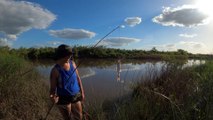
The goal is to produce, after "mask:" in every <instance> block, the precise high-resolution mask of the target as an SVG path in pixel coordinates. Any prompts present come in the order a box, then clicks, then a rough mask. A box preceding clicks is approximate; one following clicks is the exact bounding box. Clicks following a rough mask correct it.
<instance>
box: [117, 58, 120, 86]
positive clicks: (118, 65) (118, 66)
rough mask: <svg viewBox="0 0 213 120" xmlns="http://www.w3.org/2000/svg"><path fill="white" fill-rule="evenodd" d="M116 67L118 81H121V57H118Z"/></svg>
mask: <svg viewBox="0 0 213 120" xmlns="http://www.w3.org/2000/svg"><path fill="white" fill-rule="evenodd" d="M116 69H117V81H118V82H119V81H120V80H121V60H120V59H118V61H117V66H116Z"/></svg>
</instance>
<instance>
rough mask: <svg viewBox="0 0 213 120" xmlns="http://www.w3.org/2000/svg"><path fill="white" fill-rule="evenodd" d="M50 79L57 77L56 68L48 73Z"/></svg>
mask: <svg viewBox="0 0 213 120" xmlns="http://www.w3.org/2000/svg"><path fill="white" fill-rule="evenodd" d="M50 75H51V77H57V76H58V75H59V72H58V70H57V68H56V67H53V68H52V70H51V73H50Z"/></svg>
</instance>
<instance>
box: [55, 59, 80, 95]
mask: <svg viewBox="0 0 213 120" xmlns="http://www.w3.org/2000/svg"><path fill="white" fill-rule="evenodd" d="M69 63H70V69H69V70H65V69H64V68H62V67H61V66H60V65H58V64H56V65H55V67H56V69H57V70H58V72H59V79H58V81H57V95H59V96H73V95H75V94H77V93H79V92H80V87H79V84H78V80H77V74H76V71H74V70H75V68H74V67H73V64H72V61H70V62H69ZM73 71H74V72H73Z"/></svg>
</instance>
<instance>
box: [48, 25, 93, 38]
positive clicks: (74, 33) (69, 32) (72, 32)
mask: <svg viewBox="0 0 213 120" xmlns="http://www.w3.org/2000/svg"><path fill="white" fill-rule="evenodd" d="M49 34H50V35H52V36H55V37H59V38H65V39H76V40H78V39H85V38H92V37H94V36H95V33H94V32H91V31H88V30H84V29H71V28H67V29H63V30H50V31H49Z"/></svg>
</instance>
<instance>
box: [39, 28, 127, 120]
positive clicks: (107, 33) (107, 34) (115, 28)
mask: <svg viewBox="0 0 213 120" xmlns="http://www.w3.org/2000/svg"><path fill="white" fill-rule="evenodd" d="M123 27H124V26H123V25H118V26H117V27H115V28H114V29H112V30H111V31H110V32H109V33H107V34H106V35H105V36H104V37H102V38H101V39H100V40H99V41H98V42H97V43H96V44H95V45H94V46H93V47H92V48H95V47H97V46H98V44H99V43H100V42H101V41H103V40H104V39H105V38H106V37H107V36H109V35H110V34H112V33H113V32H114V31H115V30H117V29H118V28H123ZM83 62H84V60H82V61H80V62H79V63H78V65H76V67H75V69H74V70H73V71H72V73H71V74H70V75H69V77H68V78H67V79H66V80H65V82H66V81H68V80H69V79H70V78H71V77H72V75H73V74H74V73H75V71H76V70H77V68H78V67H79V66H80V65H81V64H82V63H83ZM54 104H55V103H53V105H52V106H51V107H50V109H49V110H48V112H47V114H46V116H45V118H44V119H43V120H46V119H47V117H48V115H49V113H50V111H51V110H52V108H53V106H54Z"/></svg>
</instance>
